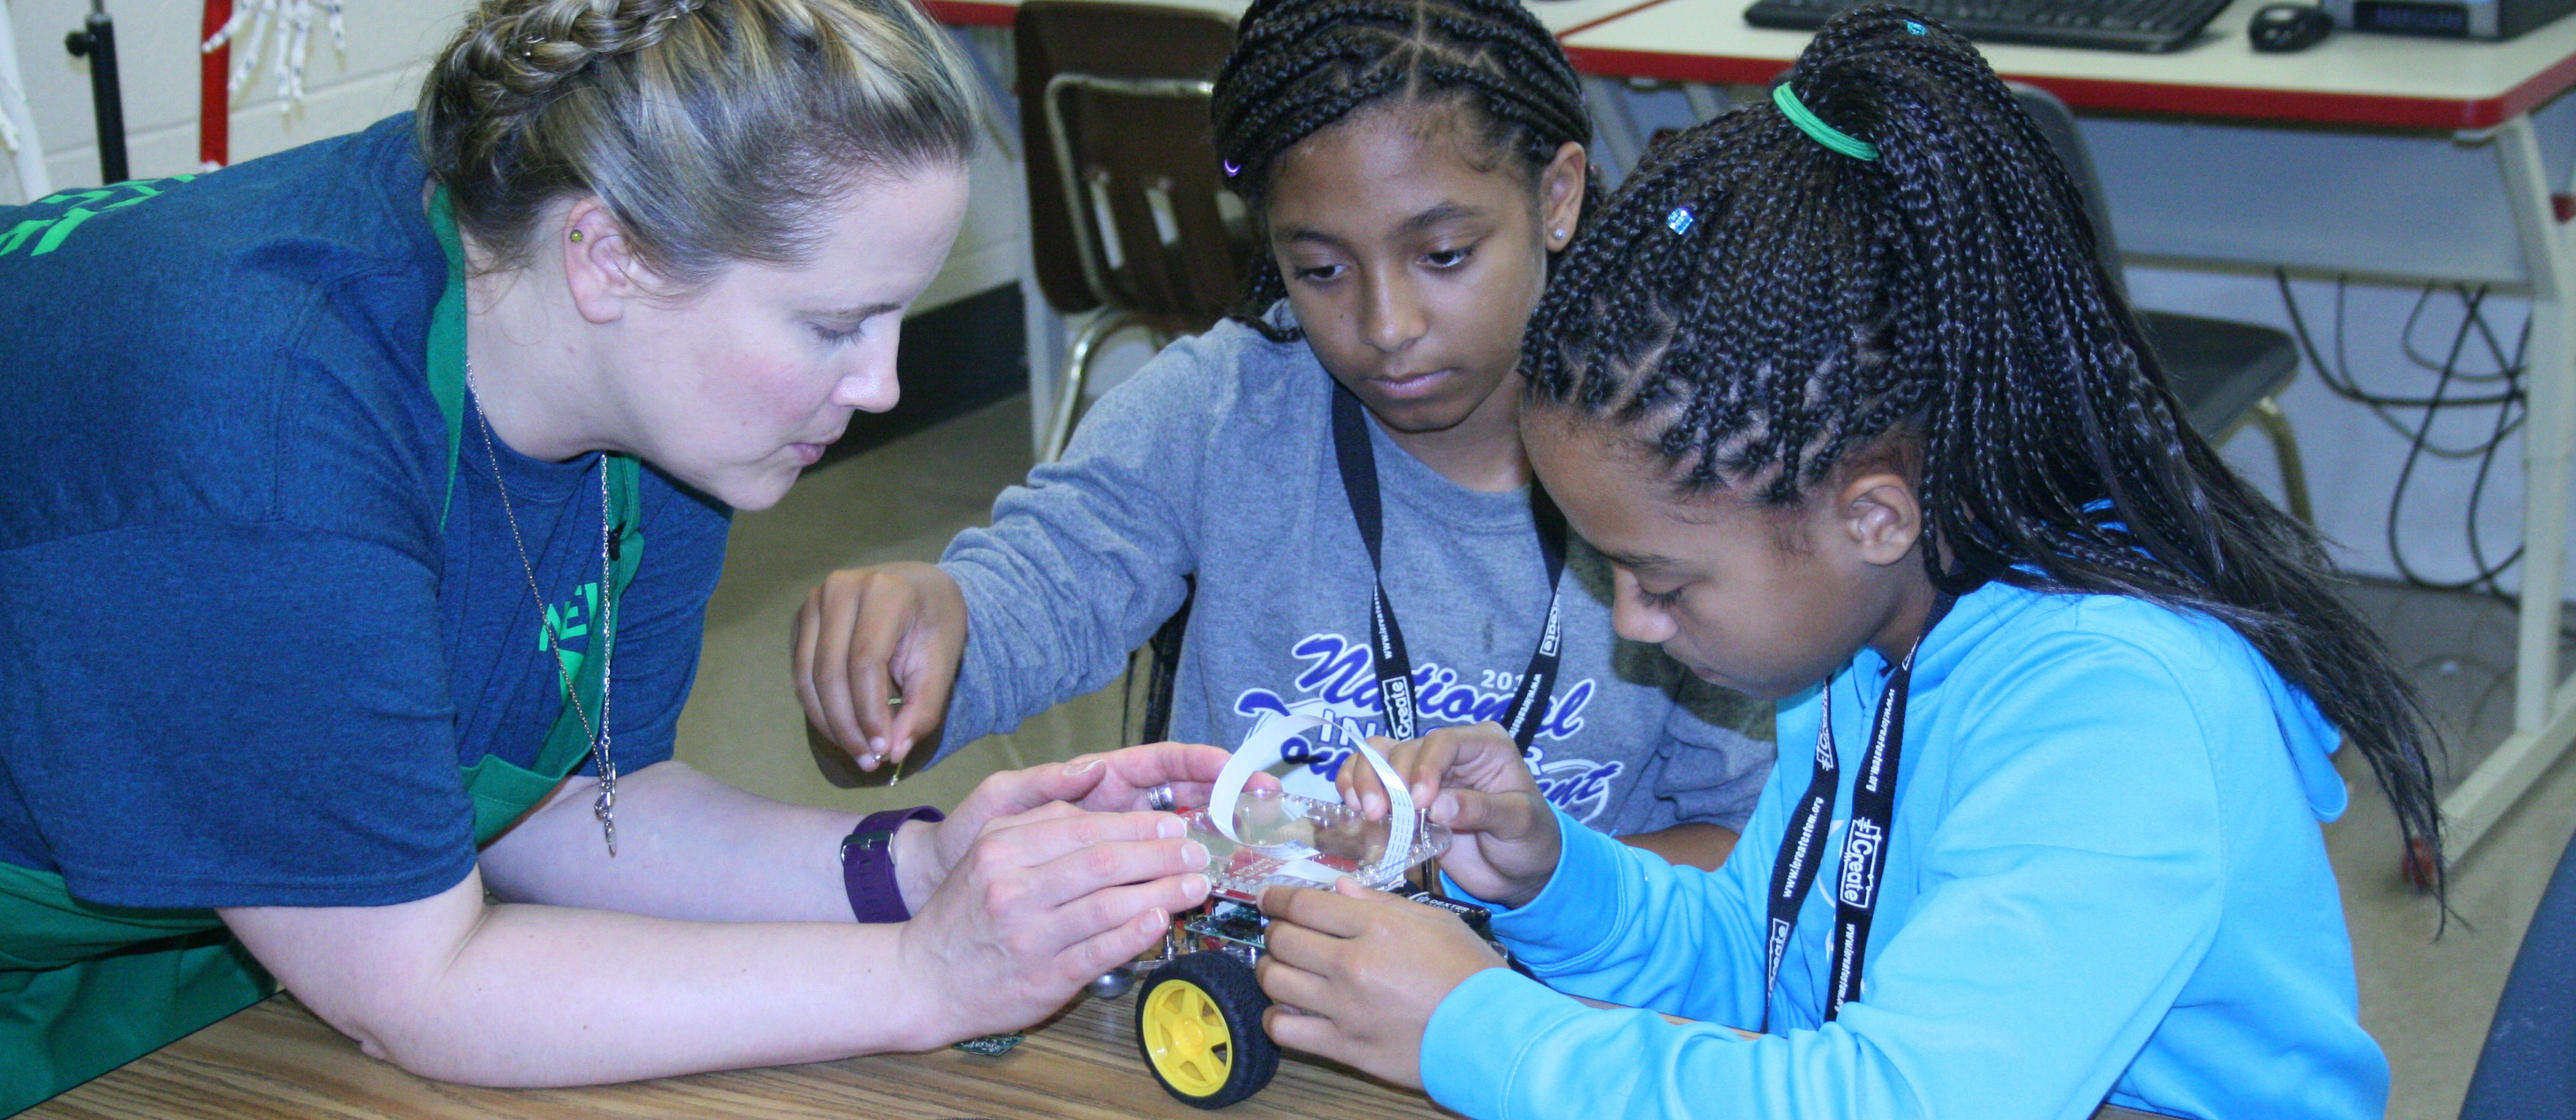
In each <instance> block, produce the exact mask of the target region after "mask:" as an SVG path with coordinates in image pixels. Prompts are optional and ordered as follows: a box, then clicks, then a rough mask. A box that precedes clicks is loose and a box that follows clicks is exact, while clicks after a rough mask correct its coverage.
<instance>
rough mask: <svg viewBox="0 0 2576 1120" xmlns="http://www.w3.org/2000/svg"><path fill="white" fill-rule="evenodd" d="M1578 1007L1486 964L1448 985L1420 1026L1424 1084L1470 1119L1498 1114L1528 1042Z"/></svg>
mask: <svg viewBox="0 0 2576 1120" xmlns="http://www.w3.org/2000/svg"><path fill="white" fill-rule="evenodd" d="M1583 1011H1584V1007H1583V1005H1582V1004H1580V1003H1576V1002H1575V1001H1574V999H1573V998H1572V997H1570V996H1565V995H1561V994H1559V993H1556V992H1553V991H1549V990H1548V988H1547V986H1546V985H1543V984H1540V983H1539V982H1538V981H1535V980H1532V979H1530V978H1529V977H1526V976H1523V975H1521V974H1520V973H1517V972H1513V971H1512V970H1510V969H1507V968H1489V969H1486V970H1484V971H1482V972H1479V973H1477V974H1475V975H1473V976H1470V977H1468V978H1467V979H1466V981H1465V982H1464V983H1461V984H1459V985H1458V986H1457V987H1455V988H1452V989H1450V990H1449V994H1448V996H1447V997H1445V998H1443V999H1442V1000H1441V1001H1440V1006H1438V1007H1435V1008H1433V1009H1432V1011H1431V1021H1430V1022H1429V1023H1428V1024H1425V1025H1424V1027H1423V1029H1422V1091H1423V1092H1426V1093H1429V1094H1431V1099H1432V1100H1435V1101H1438V1102H1440V1104H1441V1105H1442V1106H1444V1107H1446V1108H1449V1109H1451V1110H1454V1111H1456V1112H1458V1113H1460V1114H1462V1115H1465V1116H1470V1117H1474V1118H1476V1120H1496V1118H1499V1117H1501V1116H1502V1115H1503V1106H1504V1102H1506V1101H1508V1100H1510V1099H1511V1088H1512V1085H1511V1081H1512V1073H1513V1071H1514V1070H1516V1069H1518V1068H1519V1067H1520V1063H1521V1054H1522V1052H1523V1051H1525V1050H1527V1049H1528V1048H1529V1046H1530V1044H1531V1043H1532V1042H1535V1041H1537V1040H1540V1039H1544V1038H1546V1037H1547V1036H1548V1035H1549V1033H1550V1032H1551V1030H1552V1029H1553V1028H1554V1027H1555V1026H1556V1025H1557V1024H1559V1023H1561V1022H1563V1021H1564V1020H1565V1019H1567V1018H1569V1017H1572V1016H1575V1015H1579V1014H1582V1013H1583Z"/></svg>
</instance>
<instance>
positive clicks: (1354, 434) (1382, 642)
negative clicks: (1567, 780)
mask: <svg viewBox="0 0 2576 1120" xmlns="http://www.w3.org/2000/svg"><path fill="white" fill-rule="evenodd" d="M1333 459H1334V461H1335V462H1336V463H1337V464H1338V465H1339V466H1340V467H1341V472H1342V489H1343V491H1344V492H1346V493H1348V494H1349V495H1350V499H1351V516H1352V517H1353V518H1354V519H1356V520H1357V521H1358V522H1359V526H1360V541H1361V542H1362V543H1364V544H1366V545H1368V554H1369V569H1370V571H1371V572H1372V573H1383V571H1384V564H1385V561H1384V559H1383V558H1382V556H1381V553H1382V552H1383V551H1384V550H1383V548H1382V547H1381V542H1382V540H1383V538H1384V536H1385V531H1386V530H1385V525H1384V515H1383V513H1382V511H1381V509H1380V507H1379V503H1378V490H1377V452H1376V451H1375V449H1373V448H1372V447H1371V446H1370V445H1369V432H1368V416H1367V414H1366V412H1365V411H1364V410H1362V409H1361V407H1360V402H1359V398H1358V397H1354V396H1352V395H1351V393H1350V390H1348V389H1343V388H1341V387H1339V386H1335V387H1334V390H1333ZM1530 519H1531V520H1532V521H1534V522H1536V523H1537V526H1538V550H1539V554H1540V556H1541V557H1543V558H1544V559H1545V560H1546V562H1547V587H1548V597H1547V625H1546V626H1545V627H1544V628H1542V629H1541V630H1540V631H1539V636H1538V648H1537V649H1536V650H1534V651H1532V652H1531V654H1530V662H1529V671H1528V672H1525V673H1522V674H1521V680H1520V686H1519V688H1518V689H1516V690H1515V691H1514V692H1513V693H1512V704H1511V707H1509V708H1507V709H1505V710H1504V713H1503V730H1504V731H1505V732H1508V733H1509V734H1510V735H1511V737H1512V742H1513V743H1515V744H1517V745H1518V746H1519V747H1520V749H1521V753H1522V754H1528V753H1529V748H1530V740H1531V739H1533V738H1535V737H1537V735H1538V725H1539V722H1540V720H1542V719H1543V718H1545V715H1546V712H1545V709H1546V706H1547V698H1548V693H1549V690H1550V687H1551V686H1552V685H1553V684H1554V683H1555V681H1556V665H1557V639H1558V636H1559V635H1558V612H1557V598H1558V591H1557V586H1556V585H1557V582H1558V577H1560V576H1561V575H1563V573H1564V572H1565V514H1564V513H1562V512H1560V511H1559V510H1558V509H1557V508H1556V503H1555V502H1553V501H1550V500H1549V499H1548V496H1547V491H1546V490H1544V489H1542V488H1540V486H1539V485H1538V483H1536V482H1532V483H1530ZM1376 587H1377V594H1376V597H1375V598H1374V599H1372V600H1370V602H1369V646H1370V650H1371V652H1372V654H1373V655H1374V656H1375V661H1376V670H1377V693H1378V706H1379V708H1380V709H1381V710H1383V711H1384V712H1385V713H1386V733H1387V735H1388V736H1390V737H1392V738H1395V739H1412V738H1416V737H1418V736H1420V735H1421V734H1422V732H1421V730H1420V727H1421V721H1420V720H1419V719H1417V718H1416V716H1415V712H1414V704H1413V662H1412V661H1411V660H1409V659H1407V658H1406V657H1405V656H1404V631H1402V630H1400V629H1397V628H1396V625H1395V612H1394V611H1393V610H1390V609H1388V607H1387V604H1386V578H1385V576H1384V575H1383V574H1378V575H1377V577H1376Z"/></svg>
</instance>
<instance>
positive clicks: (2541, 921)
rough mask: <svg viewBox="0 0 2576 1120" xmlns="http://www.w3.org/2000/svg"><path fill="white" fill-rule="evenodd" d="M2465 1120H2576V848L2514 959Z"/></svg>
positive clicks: (2562, 861) (2562, 862)
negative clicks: (2511, 972) (2511, 971)
mask: <svg viewBox="0 0 2576 1120" xmlns="http://www.w3.org/2000/svg"><path fill="white" fill-rule="evenodd" d="M2460 1120H2576V844H2569V845H2568V847H2567V853H2566V854H2565V855H2562V856H2560V857H2559V858H2558V871H2557V873H2556V874H2554V875H2552V876H2550V879H2549V889H2548V890H2547V891H2545V892H2543V893H2542V894H2541V896H2540V909H2539V910H2537V911H2535V912H2534V913H2533V914H2532V915H2531V928H2530V929H2529V930H2527V931H2525V932H2524V933H2523V935H2522V949H2521V950H2520V951H2519V952H2517V953H2516V954H2514V958H2513V974H2512V975H2511V976H2510V977H2508V978H2506V980H2505V982H2504V996H2503V998H2501V999H2498V1000H2497V1001H2496V1011H2495V1022H2494V1023H2493V1024H2492V1025H2490V1026H2488V1028H2487V1044H2486V1049H2484V1050H2483V1051H2481V1052H2479V1054H2478V1069H2477V1072H2476V1073H2475V1074H2474V1075H2472V1076H2471V1077H2470V1079H2469V1097H2468V1100H2467V1101H2466V1102H2464V1103H2462V1104H2461V1106H2460Z"/></svg>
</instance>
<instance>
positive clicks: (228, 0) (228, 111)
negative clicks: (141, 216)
mask: <svg viewBox="0 0 2576 1120" xmlns="http://www.w3.org/2000/svg"><path fill="white" fill-rule="evenodd" d="M232 18H233V0H206V18H205V21H204V23H203V24H202V25H201V26H200V27H199V28H198V30H197V42H198V43H200V44H202V43H204V42H205V41H206V40H208V39H212V38H214V37H215V32H218V31H221V30H223V29H224V25H225V24H227V23H230V22H232ZM232 64H233V46H232V44H231V43H225V44H224V45H223V46H221V47H218V48H216V49H215V50H213V51H211V52H206V53H205V54H204V55H203V56H202V57H200V58H199V59H198V60H197V164H198V170H201V171H212V170H214V169H216V168H218V167H222V166H223V165H225V164H228V163H231V162H232V161H233V160H232V146H233V142H232V101H233V99H232V94H231V93H230V92H229V91H228V90H226V89H225V88H224V79H225V78H226V77H227V76H228V75H229V72H230V71H231V70H232Z"/></svg>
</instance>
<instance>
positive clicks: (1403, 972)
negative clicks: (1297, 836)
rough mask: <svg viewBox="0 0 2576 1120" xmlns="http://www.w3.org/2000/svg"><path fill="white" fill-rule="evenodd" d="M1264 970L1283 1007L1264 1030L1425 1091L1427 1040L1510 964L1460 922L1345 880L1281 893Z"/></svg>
mask: <svg viewBox="0 0 2576 1120" xmlns="http://www.w3.org/2000/svg"><path fill="white" fill-rule="evenodd" d="M1261 909H1262V911H1263V912H1264V913H1266V914H1269V915H1270V932H1269V935H1268V941H1269V946H1270V948H1269V951H1268V952H1266V953H1263V954H1262V956H1261V964H1260V966H1259V968H1258V970H1257V973H1258V975H1259V976H1260V978H1261V990H1262V991H1264V992H1267V993H1269V995H1270V998H1271V999H1272V1000H1274V1001H1276V1002H1275V1003H1274V1004H1273V1005H1272V1007H1271V1008H1270V1010H1269V1011H1268V1012H1266V1013H1264V1014H1263V1016H1262V1020H1261V1025H1262V1028H1263V1029H1265V1030H1267V1031H1269V1032H1270V1037H1271V1039H1272V1040H1273V1041H1276V1042H1277V1043H1279V1044H1280V1045H1281V1046H1286V1047H1290V1048H1292V1049H1297V1050H1303V1051H1306V1052H1307V1053H1310V1054H1320V1055H1322V1056H1324V1057H1327V1058H1330V1059H1332V1060H1334V1061H1337V1062H1340V1063H1342V1064H1344V1065H1348V1066H1352V1067H1355V1068H1358V1069H1361V1070H1364V1071H1366V1072H1368V1073H1371V1074H1374V1075H1376V1076H1378V1077H1382V1078H1385V1079H1386V1080H1388V1081H1392V1082H1394V1083H1396V1084H1398V1085H1403V1086H1406V1087H1408V1088H1415V1089H1419V1088H1421V1087H1422V1032H1423V1030H1424V1029H1425V1028H1427V1027H1428V1026H1430V1023H1431V1012H1432V1011H1433V1010H1434V1009H1436V1008H1438V1007H1439V1006H1440V1001H1441V1000H1443V999H1446V998H1448V995H1449V993H1450V991H1451V990H1453V989H1455V988H1457V986H1458V985H1459V984H1461V983H1463V982H1465V981H1466V979H1467V978H1468V977H1470V976H1473V975H1475V974H1476V973H1478V972H1481V971H1484V970H1485V969H1488V968H1501V967H1503V958H1502V957H1500V956H1499V955H1496V954H1495V952H1494V950H1493V948H1492V947H1491V946H1488V945H1486V944H1485V942H1484V940H1483V939H1482V938H1479V937H1477V936H1476V935H1475V933H1474V932H1473V931H1471V930H1469V929H1468V928H1467V923H1465V922H1462V921H1459V920H1458V917H1457V915H1455V914H1451V913H1449V912H1447V911H1445V910H1435V909H1433V908H1431V907H1428V906H1424V905H1421V904H1419V903H1415V902H1409V901H1407V900H1405V899H1401V898H1397V897H1396V896H1394V895H1391V894H1384V893H1381V892H1378V891H1372V890H1369V889H1367V888H1365V887H1362V886H1360V885H1359V883H1357V882H1356V881H1353V880H1351V879H1348V878H1345V879H1343V880H1341V882H1339V883H1337V884H1335V885H1334V890H1333V892H1332V893H1329V894H1327V893H1325V892H1323V891H1316V890H1305V889H1301V888H1294V887H1272V888H1270V890H1268V891H1267V892H1264V893H1263V894H1262V896H1261Z"/></svg>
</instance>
